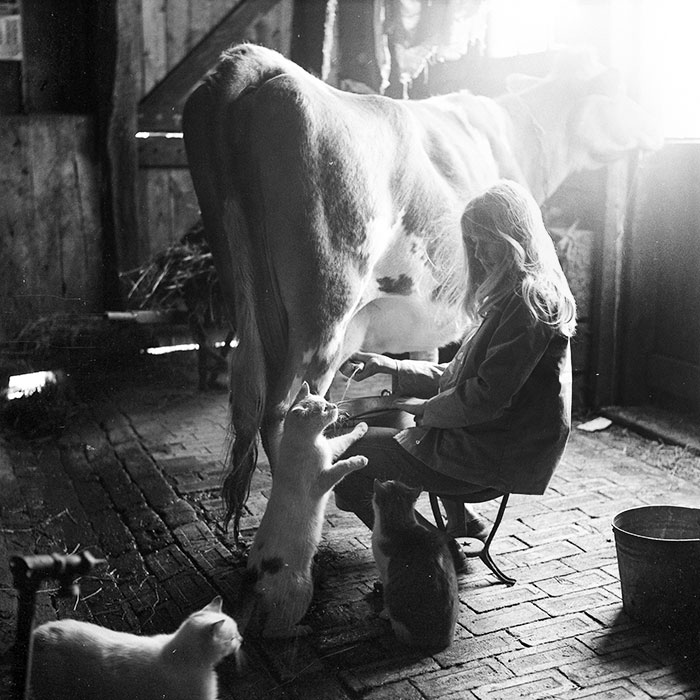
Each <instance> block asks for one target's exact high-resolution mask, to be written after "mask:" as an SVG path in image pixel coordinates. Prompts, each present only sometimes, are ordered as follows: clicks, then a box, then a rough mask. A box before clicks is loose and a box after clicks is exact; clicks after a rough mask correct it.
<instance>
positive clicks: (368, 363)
mask: <svg viewBox="0 0 700 700" xmlns="http://www.w3.org/2000/svg"><path fill="white" fill-rule="evenodd" d="M397 371H398V363H397V361H396V360H394V359H392V358H391V357H386V355H379V354H377V353H375V352H356V353H354V354H352V355H351V356H350V358H349V359H348V360H346V361H345V362H343V364H342V366H341V367H340V372H341V374H343V375H344V376H346V377H350V378H351V379H354V380H355V381H356V382H361V381H362V380H363V379H367V377H372V376H374V375H375V374H396V373H397Z"/></svg>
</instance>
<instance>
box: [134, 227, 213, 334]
mask: <svg viewBox="0 0 700 700" xmlns="http://www.w3.org/2000/svg"><path fill="white" fill-rule="evenodd" d="M120 277H121V281H122V284H123V285H124V286H125V287H126V299H127V307H128V308H129V309H130V310H145V309H149V310H156V311H171V310H180V311H187V312H189V313H190V314H194V315H195V316H196V317H197V320H198V321H199V323H200V324H201V325H202V326H203V327H210V326H215V327H222V326H225V325H226V322H225V318H226V316H225V312H224V306H223V298H222V295H221V287H220V285H219V279H218V276H217V274H216V268H215V267H214V260H213V258H212V254H211V251H210V250H209V246H208V245H207V243H206V241H205V240H204V229H203V226H202V223H201V221H200V222H197V223H196V224H195V225H194V226H193V227H192V228H191V229H190V230H189V231H188V232H187V233H186V234H185V235H184V236H183V238H182V239H181V240H180V241H179V242H178V243H175V244H173V245H171V246H169V247H168V248H166V249H165V250H164V251H162V252H160V253H158V254H157V255H155V257H153V258H152V259H151V260H149V261H147V262H146V263H144V264H143V265H142V266H140V267H138V268H136V269H134V270H129V271H128V272H124V273H122V274H121V275H120Z"/></svg>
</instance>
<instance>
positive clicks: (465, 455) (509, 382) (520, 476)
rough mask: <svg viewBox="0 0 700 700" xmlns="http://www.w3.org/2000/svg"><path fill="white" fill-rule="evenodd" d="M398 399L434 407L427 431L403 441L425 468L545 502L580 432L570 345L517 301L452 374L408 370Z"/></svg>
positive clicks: (464, 349) (503, 309) (415, 364)
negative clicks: (574, 415)
mask: <svg viewBox="0 0 700 700" xmlns="http://www.w3.org/2000/svg"><path fill="white" fill-rule="evenodd" d="M395 391H396V392H398V393H399V394H401V395H404V396H416V397H419V398H428V399H429V400H428V402H427V403H426V406H425V413H424V416H423V421H422V426H421V427H412V428H407V429H405V430H402V431H401V432H400V433H398V434H397V435H396V440H397V441H398V442H399V443H400V444H401V445H402V446H403V447H404V448H405V449H406V450H407V451H408V452H410V453H411V454H412V455H414V456H416V457H418V458H419V459H420V460H421V461H422V462H423V463H424V464H426V465H427V466H429V467H431V468H432V469H434V470H435V471H437V472H440V473H442V474H446V475H448V476H451V477H453V478H455V479H459V480H460V481H464V482H468V483H470V484H476V485H479V486H484V487H491V488H495V489H498V490H501V491H507V492H510V493H529V494H541V493H544V491H545V489H546V487H547V484H548V483H549V480H550V478H551V477H552V473H553V472H554V469H555V468H556V466H557V464H558V463H559V460H560V459H561V456H562V453H563V452H564V447H565V446H566V442H567V440H568V437H569V433H570V431H571V357H570V348H569V339H568V338H566V337H564V336H562V335H560V334H559V333H558V332H557V331H556V330H555V329H553V328H551V327H550V326H548V325H546V324H544V323H542V322H540V321H536V320H535V319H534V318H533V317H532V315H531V314H530V312H529V310H528V308H527V307H526V306H525V302H524V301H523V299H522V298H521V297H520V296H518V295H513V296H512V297H510V298H509V299H508V300H506V301H505V302H504V303H503V304H502V305H501V306H500V307H497V308H494V309H492V310H491V311H490V312H489V313H488V315H487V316H486V318H484V320H483V322H482V323H481V325H480V326H479V328H478V330H477V331H476V333H475V334H474V335H473V336H472V337H471V338H468V339H467V340H465V342H464V343H463V344H462V346H461V347H460V349H459V351H458V352H457V355H456V356H455V358H454V359H453V360H452V362H451V363H450V364H449V365H439V364H432V363H428V362H419V361H413V360H403V361H401V362H400V363H399V373H398V378H397V381H396V382H395ZM431 397H432V398H431Z"/></svg>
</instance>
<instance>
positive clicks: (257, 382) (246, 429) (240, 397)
mask: <svg viewBox="0 0 700 700" xmlns="http://www.w3.org/2000/svg"><path fill="white" fill-rule="evenodd" d="M224 218H225V230H226V231H235V232H236V251H235V255H234V256H233V257H234V274H235V284H236V301H235V312H236V324H237V331H238V347H237V348H236V349H235V351H234V352H233V353H232V358H231V368H230V379H229V382H230V390H231V391H230V396H229V402H230V411H231V430H230V434H229V439H228V455H227V460H226V462H227V464H228V465H229V469H228V473H227V474H226V476H225V478H224V484H223V497H224V502H225V505H226V515H225V518H224V525H225V527H228V525H229V523H230V522H231V520H233V531H234V537H235V538H236V539H238V533H239V526H240V520H241V515H242V513H243V507H244V506H245V503H246V501H247V500H248V496H249V494H250V484H251V480H252V478H253V473H254V472H255V465H256V463H257V459H258V430H259V428H260V425H261V423H262V418H263V414H264V412H265V403H266V394H267V378H266V365H265V352H264V348H263V343H262V338H261V336H260V329H259V327H258V322H257V318H256V314H255V309H256V304H255V281H254V279H253V270H252V260H253V258H252V251H251V250H250V237H249V231H248V225H247V223H246V217H245V215H244V214H243V212H242V211H241V209H240V206H239V205H238V203H237V202H236V201H235V200H229V201H228V202H227V203H226V205H225V210H224Z"/></svg>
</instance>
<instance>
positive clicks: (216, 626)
mask: <svg viewBox="0 0 700 700" xmlns="http://www.w3.org/2000/svg"><path fill="white" fill-rule="evenodd" d="M224 622H226V620H224V619H221V620H217V621H216V622H212V623H211V625H209V632H210V633H211V636H212V637H218V636H220V634H221V627H222V625H223V624H224Z"/></svg>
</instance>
